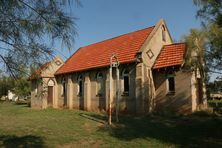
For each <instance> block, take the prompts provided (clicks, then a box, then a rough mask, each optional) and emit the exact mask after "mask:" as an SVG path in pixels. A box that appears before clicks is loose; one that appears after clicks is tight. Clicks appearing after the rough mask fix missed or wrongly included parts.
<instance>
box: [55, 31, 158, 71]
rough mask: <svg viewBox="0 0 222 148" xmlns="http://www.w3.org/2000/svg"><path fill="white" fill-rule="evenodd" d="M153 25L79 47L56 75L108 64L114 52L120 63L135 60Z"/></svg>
mask: <svg viewBox="0 0 222 148" xmlns="http://www.w3.org/2000/svg"><path fill="white" fill-rule="evenodd" d="M153 28H154V27H149V28H145V29H142V30H138V31H135V32H131V33H128V34H124V35H121V36H118V37H115V38H112V39H108V40H105V41H102V42H98V43H95V44H91V45H88V46H85V47H81V48H79V49H78V50H77V51H76V52H75V53H74V54H73V55H72V56H71V57H70V58H69V59H68V60H67V61H66V62H65V64H64V65H63V66H62V67H61V68H60V69H59V70H58V71H57V72H56V75H59V74H64V73H71V72H76V71H82V70H87V69H91V68H98V67H104V66H108V65H109V64H110V57H111V56H112V55H113V54H114V53H115V54H116V56H117V57H118V60H119V62H120V63H126V62H132V61H135V56H136V53H137V52H138V50H139V49H140V47H141V46H142V45H143V43H144V42H145V40H146V39H147V37H148V36H149V34H150V33H151V32H152V30H153Z"/></svg>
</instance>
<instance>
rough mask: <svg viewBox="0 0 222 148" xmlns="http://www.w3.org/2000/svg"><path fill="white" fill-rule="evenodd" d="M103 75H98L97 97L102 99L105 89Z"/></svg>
mask: <svg viewBox="0 0 222 148" xmlns="http://www.w3.org/2000/svg"><path fill="white" fill-rule="evenodd" d="M103 83H104V82H103V73H102V72H101V71H99V72H98V73H97V74H96V96H97V97H101V96H102V95H103V92H102V87H103ZM99 85H100V90H99Z"/></svg>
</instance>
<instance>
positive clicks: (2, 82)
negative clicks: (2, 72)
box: [0, 76, 15, 97]
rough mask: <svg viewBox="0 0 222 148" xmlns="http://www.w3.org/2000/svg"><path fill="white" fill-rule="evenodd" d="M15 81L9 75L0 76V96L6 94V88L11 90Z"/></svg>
mask: <svg viewBox="0 0 222 148" xmlns="http://www.w3.org/2000/svg"><path fill="white" fill-rule="evenodd" d="M14 84H15V81H14V79H13V78H11V77H6V76H2V77H1V78H0V97H2V96H7V95H8V90H12V89H13V87H14Z"/></svg>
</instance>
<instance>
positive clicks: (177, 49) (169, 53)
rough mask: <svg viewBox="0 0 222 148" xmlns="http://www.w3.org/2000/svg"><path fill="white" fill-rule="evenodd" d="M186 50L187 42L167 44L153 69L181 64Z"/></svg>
mask: <svg viewBox="0 0 222 148" xmlns="http://www.w3.org/2000/svg"><path fill="white" fill-rule="evenodd" d="M185 51H186V45H185V43H176V44H170V45H165V46H164V47H163V49H162V50H161V52H160V54H159V56H158V57H157V59H156V61H155V63H154V66H153V69H158V68H163V67H169V66H176V65H181V64H182V63H183V59H184V54H185Z"/></svg>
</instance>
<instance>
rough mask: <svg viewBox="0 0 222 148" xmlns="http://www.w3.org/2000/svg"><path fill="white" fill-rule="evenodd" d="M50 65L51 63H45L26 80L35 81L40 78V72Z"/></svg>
mask: <svg viewBox="0 0 222 148" xmlns="http://www.w3.org/2000/svg"><path fill="white" fill-rule="evenodd" d="M50 63H51V62H46V63H45V64H43V65H42V66H40V67H39V69H37V70H36V71H35V73H33V74H32V75H31V76H30V77H29V78H28V80H34V79H36V78H37V77H39V76H41V73H42V71H43V70H45V69H46V68H47V67H48V66H49V64H50Z"/></svg>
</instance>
